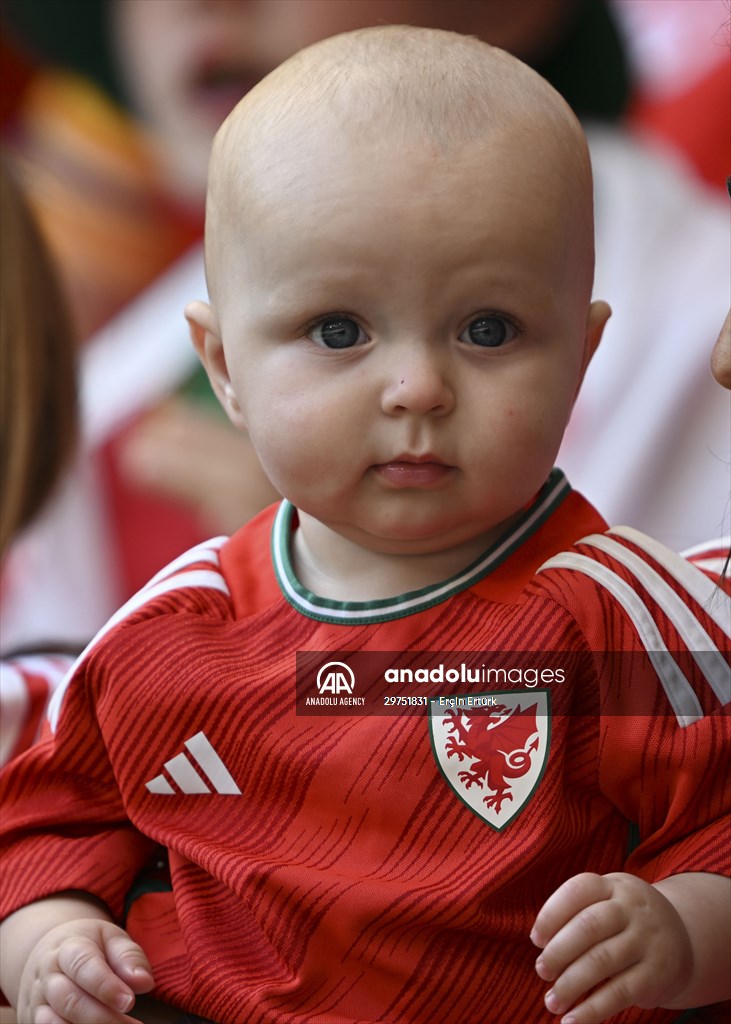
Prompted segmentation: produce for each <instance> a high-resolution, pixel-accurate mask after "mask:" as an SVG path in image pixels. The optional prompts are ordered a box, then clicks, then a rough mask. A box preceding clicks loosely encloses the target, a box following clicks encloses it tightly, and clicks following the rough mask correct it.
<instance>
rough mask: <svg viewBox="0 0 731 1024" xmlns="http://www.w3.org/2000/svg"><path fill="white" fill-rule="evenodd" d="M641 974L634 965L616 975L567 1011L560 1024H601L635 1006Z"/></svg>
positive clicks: (639, 969)
mask: <svg viewBox="0 0 731 1024" xmlns="http://www.w3.org/2000/svg"><path fill="white" fill-rule="evenodd" d="M642 973H643V971H642V968H641V967H640V965H639V964H636V965H633V966H632V967H630V968H628V969H627V970H625V971H622V972H621V973H620V974H616V975H615V976H614V977H613V978H611V979H610V980H609V981H608V982H607V983H606V985H602V987H601V988H598V989H597V990H596V992H592V994H591V995H590V996H589V998H588V999H585V1000H584V1001H583V1002H581V1003H579V1004H578V1005H577V1006H575V1007H574V1008H573V1009H572V1010H569V1012H568V1013H567V1014H565V1016H563V1017H562V1018H561V1022H560V1024H602V1021H605V1020H609V1018H610V1017H613V1016H614V1015H615V1014H617V1013H620V1012H621V1011H622V1010H626V1009H627V1008H628V1007H629V1006H636V1005H637V1000H638V998H639V996H638V992H639V991H641V989H642ZM546 1005H548V1000H546ZM549 1009H550V1007H549ZM553 1012H554V1013H556V1012H559V1013H560V1012H561V1011H560V1010H559V1011H555V1010H554V1011H553Z"/></svg>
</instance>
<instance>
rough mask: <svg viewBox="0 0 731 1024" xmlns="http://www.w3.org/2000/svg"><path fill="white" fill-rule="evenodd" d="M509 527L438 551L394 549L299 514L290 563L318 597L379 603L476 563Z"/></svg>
mask: <svg viewBox="0 0 731 1024" xmlns="http://www.w3.org/2000/svg"><path fill="white" fill-rule="evenodd" d="M506 525H507V524H501V526H500V528H499V529H498V530H495V531H490V532H489V533H488V534H481V535H480V536H478V537H475V538H471V539H470V540H469V541H467V542H464V543H462V544H458V545H456V546H454V547H449V548H446V549H442V550H439V551H434V552H428V553H404V552H403V551H401V552H397V553H394V552H383V551H378V550H373V549H372V548H370V547H365V546H364V545H362V544H359V543H357V542H355V541H353V540H351V539H349V538H347V537H344V536H342V535H341V534H339V533H337V532H336V531H334V530H332V529H331V528H330V527H328V526H325V525H324V524H323V523H320V522H318V521H317V520H316V519H312V517H310V516H306V515H303V514H300V522H299V526H298V528H297V529H296V530H295V533H294V537H293V543H292V561H293V564H294V571H295V575H296V576H297V579H298V580H299V582H300V583H301V584H302V585H303V586H304V587H306V588H307V589H308V590H310V591H311V592H312V593H313V594H316V595H317V596H318V597H324V598H328V599H329V600H331V601H379V600H383V599H385V598H389V597H397V596H398V595H400V594H406V593H408V592H409V591H412V590H421V589H422V588H423V587H429V586H433V585H434V584H437V583H440V582H442V581H443V580H446V579H449V578H450V577H451V576H454V575H455V574H456V573H458V572H460V571H461V570H462V569H464V568H466V566H468V565H470V564H471V563H472V562H474V561H475V560H476V559H477V558H478V557H479V556H480V555H481V554H482V552H483V551H484V550H485V549H486V548H487V547H488V545H489V544H490V543H491V542H492V541H493V540H495V539H497V537H498V536H499V535H500V534H501V533H502V532H503V530H504V529H505V527H506Z"/></svg>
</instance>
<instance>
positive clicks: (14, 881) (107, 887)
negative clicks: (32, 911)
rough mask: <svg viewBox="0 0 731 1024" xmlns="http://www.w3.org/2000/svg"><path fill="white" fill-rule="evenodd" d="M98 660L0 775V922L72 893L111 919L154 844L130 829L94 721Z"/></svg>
mask: <svg viewBox="0 0 731 1024" xmlns="http://www.w3.org/2000/svg"><path fill="white" fill-rule="evenodd" d="M97 663H98V662H97V658H96V657H94V656H90V657H89V658H87V659H85V660H84V661H83V663H82V664H81V665H80V666H79V668H78V669H77V670H76V672H75V673H74V674H73V676H72V677H71V678H69V679H68V680H67V681H66V684H65V689H66V693H65V697H64V701H63V708H62V712H61V714H60V716H59V720H58V724H57V728H56V730H55V732H51V731H50V730H48V731H46V733H45V735H44V736H43V737H42V738H41V740H40V741H39V742H38V743H36V744H35V745H34V746H33V747H31V748H30V749H29V750H27V751H26V752H25V753H24V754H23V755H22V756H20V757H18V758H16V759H14V760H13V761H12V762H11V763H10V764H9V765H8V766H7V767H6V768H5V770H4V772H3V775H2V792H1V794H0V798H1V799H2V806H3V813H2V819H1V820H0V850H1V851H2V862H3V876H4V884H3V886H2V892H1V893H0V916H2V917H5V916H6V915H7V914H9V913H11V912H12V911H14V910H17V909H18V908H19V907H21V906H24V905H26V904H27V903H31V902H34V901H35V900H38V899H41V898H43V897H45V896H50V895H53V894H54V893H59V892H63V891H64V890H68V889H78V890H81V891H83V892H88V893H90V894H92V895H94V896H96V897H97V898H98V899H100V900H102V902H104V903H105V904H106V905H107V906H108V907H109V909H110V911H111V912H112V914H113V916H115V917H116V918H119V917H120V916H121V912H122V906H123V900H124V894H125V892H126V890H127V889H128V888H129V885H130V883H131V881H132V879H133V878H134V875H135V874H136V872H137V871H138V870H139V867H140V866H141V865H142V864H144V863H145V861H146V860H147V858H148V857H149V856H150V854H151V850H152V849H153V845H152V844H151V843H150V842H149V840H147V839H145V838H144V837H143V836H141V835H140V834H139V833H137V832H136V830H135V829H134V828H133V827H132V825H131V824H130V822H129V821H128V820H127V816H126V813H125V808H124V806H123V805H122V800H121V797H120V794H119V790H118V787H117V784H116V780H115V778H114V773H113V771H112V769H111V765H110V762H109V758H108V756H107V751H106V748H105V744H104V741H103V739H102V736H101V733H100V730H99V727H98V724H97V722H96V718H95V700H94V694H95V691H96V689H97V687H96V686H95V678H94V677H95V674H96V673H97V672H98V668H97Z"/></svg>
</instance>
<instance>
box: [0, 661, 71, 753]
mask: <svg viewBox="0 0 731 1024" xmlns="http://www.w3.org/2000/svg"><path fill="white" fill-rule="evenodd" d="M73 663H74V659H73V658H72V657H71V656H70V655H66V654H34V655H25V656H18V657H14V658H9V659H7V660H4V661H2V662H0V768H1V767H2V766H3V765H6V764H7V763H8V761H10V760H11V759H12V758H14V757H17V756H18V754H21V753H22V752H23V751H24V750H27V749H28V747H30V746H32V744H33V743H35V741H36V740H37V739H38V736H39V734H40V729H41V723H42V721H43V718H44V715H45V712H46V707H47V705H48V702H49V701H50V699H51V697H52V696H53V694H54V692H55V690H56V688H57V687H58V686H59V684H60V683H61V681H62V680H63V678H64V676H65V675H66V673H67V672H68V671H69V669H70V668H71V666H72V665H73Z"/></svg>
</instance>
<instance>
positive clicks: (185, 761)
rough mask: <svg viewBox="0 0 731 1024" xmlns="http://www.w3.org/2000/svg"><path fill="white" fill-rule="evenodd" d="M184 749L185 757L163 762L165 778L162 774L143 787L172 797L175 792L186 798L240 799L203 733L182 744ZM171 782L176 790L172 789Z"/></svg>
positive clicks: (178, 756)
mask: <svg viewBox="0 0 731 1024" xmlns="http://www.w3.org/2000/svg"><path fill="white" fill-rule="evenodd" d="M185 746H186V747H187V753H186V751H183V752H182V753H181V754H177V755H176V756H175V757H173V758H171V759H170V760H169V761H166V762H165V765H164V768H165V772H167V774H165V772H163V773H162V774H160V775H156V776H155V778H154V779H150V781H149V782H146V783H145V788H146V789H147V790H148V791H149V792H150V793H155V794H158V795H160V796H175V795H176V794H177V793H178V791H180V792H182V793H188V794H194V793H211V792H215V793H220V794H222V795H229V796H241V790H240V789H239V787H238V786H237V785H236V782H235V781H234V779H233V776H232V775H231V773H230V772H229V770H228V768H227V767H226V765H225V764H224V763H223V761H222V760H221V758H220V757H219V756H218V754H217V753H216V751H215V750H214V748H213V746H212V744H211V742H210V741H209V739H208V737H207V736H206V734H205V733H203V732H198V733H196V734H195V736H191V738H190V739H189V740H186V741H185ZM198 769H200V771H199V770H198ZM201 772H202V773H203V774H201ZM168 776H169V777H168ZM171 779H172V782H174V783H175V784H176V785H177V786H178V787H179V790H176V789H175V788H174V787H173V785H172V782H171V781H170V780H171Z"/></svg>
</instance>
